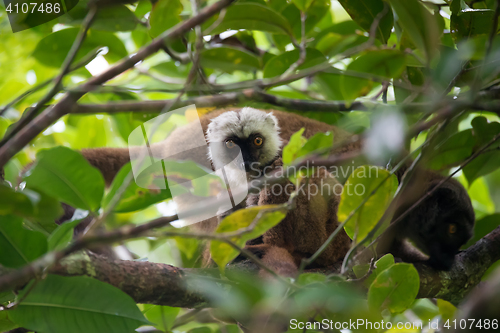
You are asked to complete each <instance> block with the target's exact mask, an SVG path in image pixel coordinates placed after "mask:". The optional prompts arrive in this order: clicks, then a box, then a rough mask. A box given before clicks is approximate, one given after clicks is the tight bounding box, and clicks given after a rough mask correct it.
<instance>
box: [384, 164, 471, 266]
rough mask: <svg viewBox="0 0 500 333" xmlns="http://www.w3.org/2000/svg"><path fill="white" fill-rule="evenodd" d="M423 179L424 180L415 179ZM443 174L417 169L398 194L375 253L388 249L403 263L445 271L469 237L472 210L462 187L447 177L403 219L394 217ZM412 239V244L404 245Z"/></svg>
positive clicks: (427, 189)
mask: <svg viewBox="0 0 500 333" xmlns="http://www.w3.org/2000/svg"><path fill="white" fill-rule="evenodd" d="M420 179H424V180H425V181H419V180H420ZM442 179H443V177H442V176H441V175H439V174H437V173H435V172H432V171H428V170H417V172H416V175H415V177H414V180H413V181H411V182H410V183H409V186H408V187H407V188H406V189H405V190H404V192H403V193H402V195H401V200H400V202H399V203H398V207H397V209H396V212H395V214H394V217H393V221H395V223H392V224H391V225H390V227H389V228H388V229H387V230H386V231H385V232H384V234H383V235H382V237H381V238H380V240H379V242H378V247H377V252H378V253H387V252H391V253H393V254H395V255H396V256H397V257H399V258H401V259H402V260H403V261H406V262H413V263H414V262H426V263H427V264H428V265H429V266H431V267H433V268H435V269H438V270H449V269H450V268H451V266H452V265H453V263H454V261H455V255H456V254H457V253H458V252H459V250H460V248H461V247H462V246H463V245H464V244H465V243H467V241H468V240H469V239H470V238H471V237H472V234H473V230H474V221H475V217H474V209H473V208H472V203H471V201H470V198H469V196H468V194H467V191H466V190H465V188H464V187H463V186H462V185H461V184H460V183H459V182H458V181H456V180H455V179H449V180H448V181H446V182H445V183H443V184H442V185H441V186H440V187H439V188H437V189H436V190H435V191H434V192H433V193H432V194H431V195H430V196H428V197H427V198H426V199H425V200H424V201H423V202H422V203H420V204H419V205H418V206H416V207H415V208H414V209H413V210H412V211H410V212H409V213H408V214H406V216H404V217H403V218H401V219H399V221H397V219H398V218H399V217H400V216H401V215H402V214H403V213H404V212H405V211H406V210H407V209H408V208H409V207H410V206H412V205H413V203H415V202H416V201H417V200H418V199H420V198H421V197H422V196H424V195H425V194H426V193H427V192H430V191H432V190H433V189H434V188H435V187H436V186H437V185H438V183H439V182H440V181H441V180H442ZM408 240H410V241H411V242H413V244H414V245H415V246H416V247H417V249H418V250H420V251H418V250H416V249H415V247H413V246H411V245H410V244H408Z"/></svg>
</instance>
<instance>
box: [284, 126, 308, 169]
mask: <svg viewBox="0 0 500 333" xmlns="http://www.w3.org/2000/svg"><path fill="white" fill-rule="evenodd" d="M304 130H305V128H301V129H300V130H298V131H297V132H295V133H293V134H292V136H291V137H290V141H289V142H288V144H287V145H286V146H285V147H284V148H283V164H284V165H287V164H290V163H292V162H293V161H294V160H295V158H296V154H297V153H298V152H299V150H300V149H301V148H302V146H303V145H304V143H306V142H307V139H306V138H304V137H303V136H302V133H304Z"/></svg>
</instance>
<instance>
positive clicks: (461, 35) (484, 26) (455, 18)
mask: <svg viewBox="0 0 500 333" xmlns="http://www.w3.org/2000/svg"><path fill="white" fill-rule="evenodd" d="M494 15H495V11H493V10H491V9H470V8H469V9H466V10H461V11H459V12H457V13H452V14H451V22H450V30H451V34H452V36H453V38H454V39H455V40H456V41H458V40H462V39H468V38H470V37H474V36H478V35H488V34H489V33H490V31H491V27H492V22H493V18H494Z"/></svg>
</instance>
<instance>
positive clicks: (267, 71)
mask: <svg viewBox="0 0 500 333" xmlns="http://www.w3.org/2000/svg"><path fill="white" fill-rule="evenodd" d="M299 57H300V51H299V50H293V51H289V52H285V53H283V54H280V55H279V56H276V57H274V58H272V59H271V60H269V61H268V62H267V63H266V66H265V67H264V77H265V78H270V77H275V76H280V75H281V74H283V73H285V71H286V70H287V69H288V68H290V66H291V65H292V64H294V63H295V62H297V60H299ZM325 61H326V58H325V56H324V55H323V54H322V53H321V52H319V51H318V50H316V49H310V48H308V49H306V59H305V61H304V62H303V63H302V64H301V65H300V66H299V67H298V69H299V70H300V69H305V68H309V67H312V66H315V65H318V64H321V63H323V62H325Z"/></svg>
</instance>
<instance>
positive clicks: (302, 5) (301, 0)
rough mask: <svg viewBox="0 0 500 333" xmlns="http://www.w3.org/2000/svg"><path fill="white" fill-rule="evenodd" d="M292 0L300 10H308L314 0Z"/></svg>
mask: <svg viewBox="0 0 500 333" xmlns="http://www.w3.org/2000/svg"><path fill="white" fill-rule="evenodd" d="M292 2H293V3H294V4H295V6H297V8H298V9H299V10H300V11H303V12H306V11H307V10H308V9H309V6H311V3H312V2H313V0H292Z"/></svg>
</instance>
